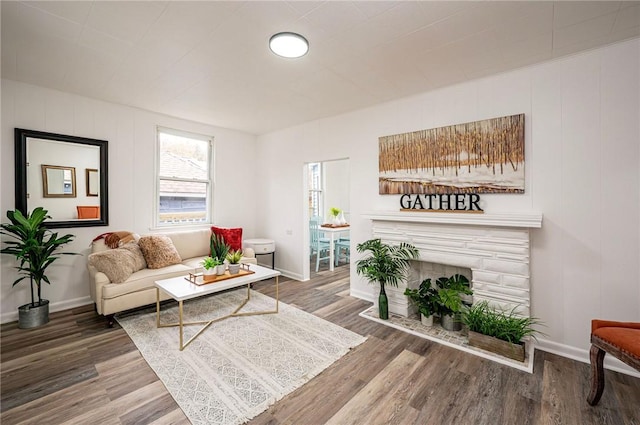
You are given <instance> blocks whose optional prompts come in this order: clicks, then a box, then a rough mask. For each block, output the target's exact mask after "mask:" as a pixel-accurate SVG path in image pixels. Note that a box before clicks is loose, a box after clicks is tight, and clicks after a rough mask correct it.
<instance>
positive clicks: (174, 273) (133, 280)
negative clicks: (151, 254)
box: [102, 264, 193, 299]
mask: <svg viewBox="0 0 640 425" xmlns="http://www.w3.org/2000/svg"><path fill="white" fill-rule="evenodd" d="M189 272H193V269H192V268H190V267H187V266H185V265H183V264H174V265H171V266H167V267H164V268H162V269H142V270H140V271H137V272H135V273H133V274H132V275H131V276H130V277H129V279H127V281H126V282H125V284H124V285H123V284H119V285H117V284H110V285H104V286H103V287H102V298H106V299H109V298H115V297H119V296H122V295H127V294H131V293H134V292H139V291H144V290H146V289H152V288H155V285H154V282H155V281H156V280H161V279H169V278H172V277H178V276H186V275H188V274H189ZM184 282H185V284H187V285H188V282H187V281H186V280H185V281H184ZM160 292H162V291H160ZM160 295H161V296H162V294H160Z"/></svg>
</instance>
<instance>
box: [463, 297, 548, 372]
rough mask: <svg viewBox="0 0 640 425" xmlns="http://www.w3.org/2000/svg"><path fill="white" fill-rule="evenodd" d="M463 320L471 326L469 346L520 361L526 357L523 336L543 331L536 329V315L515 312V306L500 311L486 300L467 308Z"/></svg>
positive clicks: (532, 335)
mask: <svg viewBox="0 0 640 425" xmlns="http://www.w3.org/2000/svg"><path fill="white" fill-rule="evenodd" d="M462 320H463V322H464V324H465V325H467V327H468V328H469V345H471V346H473V347H478V348H482V349H483V350H487V351H491V352H494V353H496V354H500V355H502V356H504V357H508V358H510V359H514V360H517V361H520V362H523V361H524V358H525V342H524V338H525V337H528V336H531V337H533V338H534V339H535V337H536V334H538V333H540V332H539V331H537V330H535V329H534V328H533V326H535V325H537V324H539V321H538V320H537V319H536V318H533V317H523V316H520V315H518V314H516V308H515V307H514V308H513V309H512V310H511V311H502V310H498V309H497V308H495V307H490V306H489V303H488V302H487V301H482V302H480V303H477V304H474V305H473V306H471V307H470V308H469V309H467V311H465V312H464V314H463V315H462Z"/></svg>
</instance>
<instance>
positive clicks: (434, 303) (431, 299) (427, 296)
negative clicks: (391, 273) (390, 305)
mask: <svg viewBox="0 0 640 425" xmlns="http://www.w3.org/2000/svg"><path fill="white" fill-rule="evenodd" d="M404 294H405V295H406V296H407V297H408V298H409V299H410V300H411V301H412V302H413V303H414V304H415V305H416V307H418V311H419V312H420V321H421V322H422V324H423V325H425V326H433V315H434V314H435V313H437V312H438V289H437V288H435V287H433V286H432V285H431V279H429V278H427V279H425V280H423V281H422V282H421V283H420V286H419V287H418V289H411V288H407V289H405V291H404Z"/></svg>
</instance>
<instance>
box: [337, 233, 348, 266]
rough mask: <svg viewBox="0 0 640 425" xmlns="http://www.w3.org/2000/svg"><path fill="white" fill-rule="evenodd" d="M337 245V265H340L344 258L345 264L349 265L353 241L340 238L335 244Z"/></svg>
mask: <svg viewBox="0 0 640 425" xmlns="http://www.w3.org/2000/svg"><path fill="white" fill-rule="evenodd" d="M334 245H335V254H334V258H335V265H336V266H337V265H338V264H339V263H340V260H341V259H343V258H344V262H345V263H349V260H350V259H351V241H350V240H349V238H345V239H343V238H340V239H338V240H337V241H335V242H334Z"/></svg>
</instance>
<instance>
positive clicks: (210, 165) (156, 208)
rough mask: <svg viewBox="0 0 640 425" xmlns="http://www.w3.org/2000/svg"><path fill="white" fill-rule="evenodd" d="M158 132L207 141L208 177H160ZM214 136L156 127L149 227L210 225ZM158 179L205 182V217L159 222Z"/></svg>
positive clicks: (211, 219)
mask: <svg viewBox="0 0 640 425" xmlns="http://www.w3.org/2000/svg"><path fill="white" fill-rule="evenodd" d="M160 133H165V134H172V135H174V136H180V137H186V138H189V139H194V140H202V141H205V142H208V143H209V149H208V154H207V165H208V173H207V175H208V179H205V180H202V179H184V178H175V177H162V176H160ZM214 147H215V145H214V137H213V136H206V135H203V134H198V133H192V132H189V131H184V130H177V129H174V128H168V127H162V126H157V127H156V144H155V157H156V158H155V159H156V160H155V173H154V174H155V179H154V181H155V190H154V199H153V205H154V207H153V225H152V226H151V228H152V229H153V228H156V229H158V228H162V229H167V228H178V227H179V228H183V227H193V226H210V225H211V224H212V223H213V219H214V217H213V196H214V185H215V181H214V176H215V173H214V166H213V165H214ZM160 180H173V181H187V182H197V183H206V184H207V199H206V202H205V205H206V208H207V209H206V217H205V221H203V222H184V223H161V222H160Z"/></svg>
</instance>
